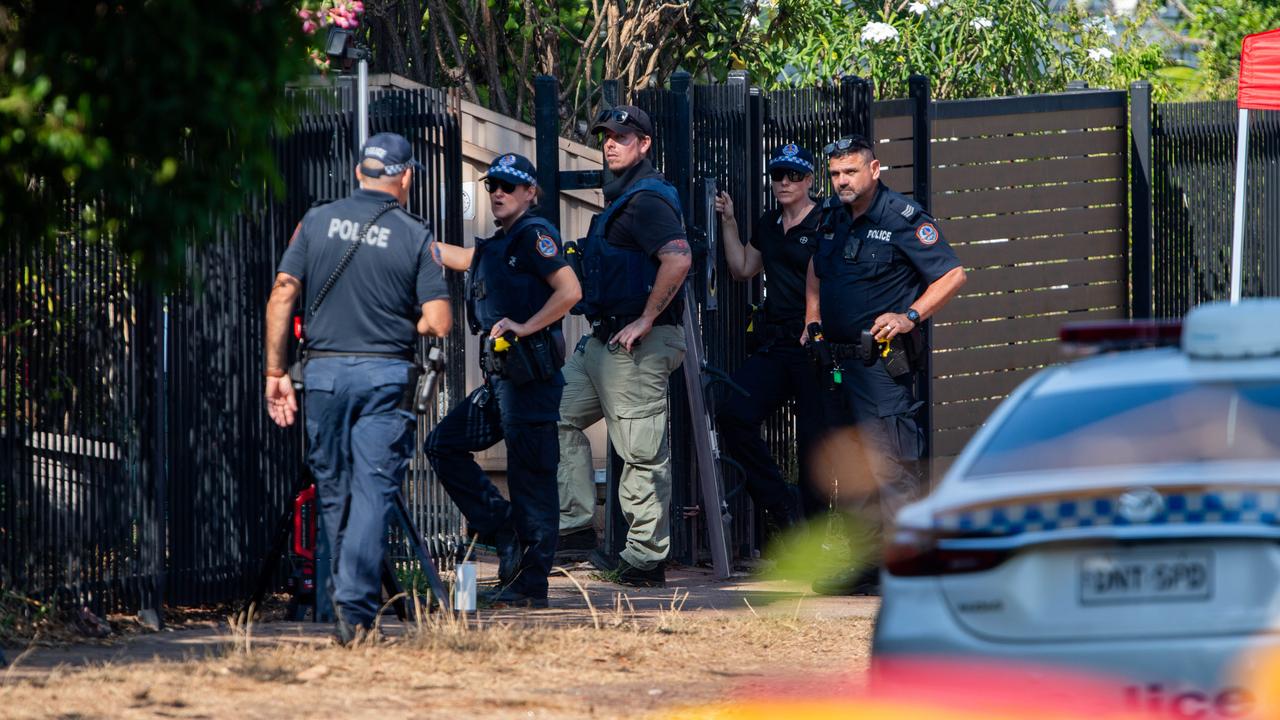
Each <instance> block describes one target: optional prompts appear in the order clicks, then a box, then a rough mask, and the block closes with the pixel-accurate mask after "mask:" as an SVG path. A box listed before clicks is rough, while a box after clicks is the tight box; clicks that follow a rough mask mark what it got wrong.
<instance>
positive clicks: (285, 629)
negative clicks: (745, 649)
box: [0, 558, 880, 683]
mask: <svg viewBox="0 0 1280 720" xmlns="http://www.w3.org/2000/svg"><path fill="white" fill-rule="evenodd" d="M479 565H480V567H479V568H478V570H479V573H478V574H479V576H480V578H481V582H483V581H484V580H485V578H492V577H495V576H496V575H497V566H496V563H494V562H492V561H490V562H486V561H485V559H484V558H481V562H480V563H479ZM569 570H570V571H571V574H572V575H573V579H574V580H576V581H577V582H578V583H580V584H581V585H582V586H583V588H584V590H585V591H586V593H587V595H589V596H590V599H591V607H593V608H594V610H595V612H596V613H598V614H600V615H601V616H608V617H613V616H614V614H615V613H617V612H619V610H618V608H622V610H621V612H623V613H625V614H626V615H627V616H629V617H639V618H642V619H643V618H646V617H657V616H658V615H659V614H661V613H664V612H670V611H672V610H673V609H678V610H679V611H680V612H681V613H693V614H703V613H745V612H755V613H757V614H760V615H766V614H776V615H785V616H787V617H791V616H795V615H798V616H800V617H809V618H842V617H850V618H852V617H865V618H873V617H874V616H875V614H876V611H877V610H878V609H879V606H880V602H879V598H874V597H823V596H819V595H814V594H813V593H812V592H809V591H808V588H807V587H805V586H803V585H800V584H798V583H793V582H787V581H766V580H762V579H760V578H758V577H755V576H750V575H736V576H734V577H732V578H729V579H727V580H723V581H721V580H716V579H715V578H714V577H713V576H712V573H711V572H710V571H709V570H707V569H704V568H679V569H675V570H670V571H668V573H667V587H666V588H631V587H624V586H621V585H614V584H611V583H606V582H602V581H600V580H596V579H593V577H592V575H593V574H594V573H593V572H592V571H591V570H590V568H589V567H588V566H586V565H575V566H571V567H570V568H569ZM550 600H551V607H550V608H548V609H546V610H512V609H500V610H481V611H480V612H479V613H477V614H476V615H475V617H476V620H477V621H478V622H479V623H480V624H481V625H484V624H488V623H491V622H502V623H507V624H530V625H542V626H547V625H559V624H563V625H589V624H591V622H592V615H591V612H592V610H591V608H589V607H588V604H587V599H586V598H584V597H583V594H582V591H580V590H579V589H578V587H577V585H575V584H574V582H573V580H570V579H569V578H566V577H564V576H563V575H556V576H553V577H552V581H551V592H550ZM382 629H383V632H385V633H386V634H387V635H389V636H392V637H394V636H398V635H401V634H403V633H404V632H405V627H404V625H402V624H401V623H400V622H399V621H398V620H396V619H395V616H394V615H392V614H390V613H388V614H387V615H384V617H383V623H382ZM330 632H331V626H330V625H329V624H327V623H313V622H283V621H281V622H265V623H258V624H255V625H254V626H253V628H252V633H251V641H252V643H253V645H254V646H255V647H267V646H271V645H281V646H283V645H288V644H291V643H303V644H312V645H322V644H326V643H329V642H330V639H329V636H330ZM237 641H241V642H242V640H239V639H238V638H237V636H236V635H235V634H234V633H232V632H231V629H230V627H229V626H228V624H227V623H226V622H216V623H215V622H207V623H191V624H190V625H188V626H187V627H183V628H174V629H165V630H162V631H160V632H155V633H145V634H140V635H134V636H130V637H124V638H119V639H112V640H107V641H100V642H97V643H93V644H90V643H85V644H76V645H60V646H55V647H36V648H32V649H30V650H29V651H25V652H24V648H14V647H6V648H4V654H5V656H6V657H7V658H8V659H9V661H10V663H11V665H10V667H8V668H4V669H0V683H3V682H8V681H13V680H18V679H22V678H32V677H40V676H46V675H48V673H49V672H50V671H52V670H55V669H63V670H73V669H75V668H79V667H93V666H99V665H103V664H107V663H131V662H146V661H150V660H153V659H160V660H183V659H189V658H200V657H207V656H215V655H220V654H222V653H223V652H225V651H226V650H227V649H228V648H229V647H231V646H233V645H234V644H235V643H236V642H237Z"/></svg>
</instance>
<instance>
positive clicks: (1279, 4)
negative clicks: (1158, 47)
mask: <svg viewBox="0 0 1280 720" xmlns="http://www.w3.org/2000/svg"><path fill="white" fill-rule="evenodd" d="M1174 4H1175V6H1176V7H1177V8H1178V9H1179V11H1180V12H1181V13H1182V18H1183V19H1182V22H1181V23H1180V25H1181V27H1182V29H1183V30H1185V31H1186V33H1187V35H1186V39H1185V40H1183V42H1186V43H1189V44H1191V45H1193V46H1194V47H1196V48H1197V51H1196V64H1197V68H1196V70H1195V71H1194V72H1193V73H1190V77H1189V80H1190V83H1189V85H1188V87H1187V94H1188V95H1189V96H1190V97H1200V98H1208V99H1212V100H1222V99H1227V98H1234V97H1235V96H1236V81H1237V79H1238V78H1239V75H1240V43H1241V42H1242V41H1243V40H1244V36H1245V35H1250V34H1252V33H1257V32H1263V31H1266V30H1273V29H1275V28H1278V27H1280V0H1188V1H1187V2H1180V1H1176V0H1175V3H1174Z"/></svg>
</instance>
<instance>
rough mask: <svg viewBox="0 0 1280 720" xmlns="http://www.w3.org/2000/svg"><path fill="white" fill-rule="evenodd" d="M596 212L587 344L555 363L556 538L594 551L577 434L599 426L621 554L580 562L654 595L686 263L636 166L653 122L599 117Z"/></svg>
mask: <svg viewBox="0 0 1280 720" xmlns="http://www.w3.org/2000/svg"><path fill="white" fill-rule="evenodd" d="M591 130H592V132H595V133H603V134H604V136H605V138H604V143H603V150H604V161H605V164H606V165H607V166H608V168H609V170H610V171H611V172H612V173H613V175H614V179H613V180H612V181H610V182H609V183H607V184H606V185H605V186H604V198H605V201H606V202H607V203H608V204H607V205H606V206H605V208H604V210H603V211H601V213H600V214H599V215H596V216H595V218H593V219H592V221H591V229H590V231H589V232H588V235H587V238H586V239H585V240H584V241H583V242H584V246H583V251H582V254H583V262H582V265H583V302H582V305H581V307H580V308H579V311H581V312H583V314H585V315H586V316H587V319H588V320H590V321H591V328H592V329H591V334H590V335H588V336H585V337H584V338H583V340H582V342H580V343H579V344H578V347H577V350H576V351H575V352H574V354H573V356H572V357H570V358H569V361H568V363H567V364H566V365H565V369H564V374H565V383H566V385H565V389H564V399H563V400H562V401H561V403H560V418H561V419H560V475H559V480H560V532H561V533H562V534H563V535H564V536H565V539H566V540H569V539H570V538H573V539H574V540H575V541H577V542H580V543H582V544H584V545H585V544H587V543H586V542H582V541H583V540H586V541H588V542H590V544H592V545H594V540H595V531H594V530H593V529H592V525H591V522H592V512H593V509H594V508H595V486H594V484H593V482H592V472H591V470H592V467H591V445H590V443H589V442H588V441H587V438H586V436H585V435H584V434H583V430H585V429H586V428H588V427H590V426H591V425H593V424H594V423H596V422H597V421H598V420H600V419H601V418H604V419H605V421H606V423H607V426H608V431H609V439H610V441H611V442H612V443H613V447H614V449H616V450H617V452H618V455H619V456H620V457H621V458H622V462H623V468H622V475H621V477H620V478H619V487H618V503H619V507H620V508H621V510H622V514H623V516H624V517H625V518H626V520H627V524H628V530H627V541H626V547H625V548H623V550H622V552H621V557H620V558H619V559H617V560H616V561H615V559H614V558H611V557H608V556H607V555H605V554H604V553H602V552H600V551H594V552H592V553H591V555H590V559H591V562H592V563H593V564H594V565H595V566H596V567H597V568H598V569H600V570H603V571H605V572H606V573H607V574H608V577H609V578H610V579H612V580H615V581H617V582H619V583H622V584H627V585H635V586H646V587H654V586H656V587H661V586H663V585H664V584H665V580H666V577H665V574H664V570H663V562H664V561H665V560H666V557H667V553H668V552H669V551H670V547H671V539H670V527H669V525H670V519H669V517H668V508H669V506H670V504H671V453H670V451H669V450H668V445H667V385H668V378H669V377H670V375H671V373H672V371H674V370H675V369H676V368H677V367H679V366H680V363H681V362H683V360H684V352H685V338H684V329H683V327H682V325H681V322H682V319H683V317H682V316H683V312H684V306H683V303H682V301H681V298H680V291H681V288H682V287H683V286H684V280H685V276H686V275H687V274H688V272H689V266H690V264H691V257H690V252H689V243H688V240H687V238H686V234H685V229H684V222H683V220H682V219H681V218H682V216H681V212H680V201H679V196H678V195H677V193H676V189H675V188H674V187H672V185H671V184H670V183H668V182H667V181H666V180H664V179H663V178H662V175H660V174H659V173H658V172H657V171H656V170H654V168H653V165H651V164H650V163H649V160H648V158H647V156H648V153H649V148H650V146H651V145H652V142H653V140H652V138H653V124H652V122H650V120H649V116H648V115H647V114H646V113H645V112H644V111H643V110H641V109H640V108H637V107H633V106H629V105H624V106H619V107H617V108H614V109H612V110H608V111H605V112H604V113H601V115H600V116H599V117H598V118H597V119H596V123H595V125H594V126H593V127H592V129H591Z"/></svg>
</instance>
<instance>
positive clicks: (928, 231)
mask: <svg viewBox="0 0 1280 720" xmlns="http://www.w3.org/2000/svg"><path fill="white" fill-rule="evenodd" d="M916 239H917V240H919V241H920V244H921V245H932V244H934V243H936V242H938V228H936V227H934V226H933V223H931V222H926V223H920V227H918V228H916Z"/></svg>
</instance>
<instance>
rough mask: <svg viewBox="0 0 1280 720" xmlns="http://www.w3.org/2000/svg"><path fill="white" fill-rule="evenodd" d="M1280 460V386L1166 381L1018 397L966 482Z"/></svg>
mask: <svg viewBox="0 0 1280 720" xmlns="http://www.w3.org/2000/svg"><path fill="white" fill-rule="evenodd" d="M1277 459H1280V383H1276V382H1266V383H1211V384H1209V383H1204V384H1198V383H1173V384H1150V385H1135V386H1129V387H1116V388H1106V389H1100V390H1092V391H1087V392H1070V393H1055V394H1050V395H1045V396H1040V397H1034V396H1033V397H1031V398H1028V399H1026V400H1024V401H1023V402H1022V403H1021V404H1020V405H1018V407H1016V408H1015V409H1014V411H1013V412H1012V413H1011V414H1010V415H1009V416H1008V417H1007V418H1006V419H1005V421H1004V422H1003V423H1001V425H1000V427H999V428H997V429H996V431H995V434H994V435H993V436H992V437H991V439H990V441H989V442H988V443H987V445H986V447H984V448H983V450H982V454H981V455H980V456H979V457H978V459H977V461H976V462H975V463H974V464H973V465H972V466H971V467H970V469H969V471H968V473H967V476H968V477H981V476H991V475H1003V474H1006V473H1024V472H1034V471H1038V470H1068V469H1073V468H1090V467H1107V466H1121V465H1166V464H1181V463H1197V462H1216V461H1222V460H1277Z"/></svg>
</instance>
